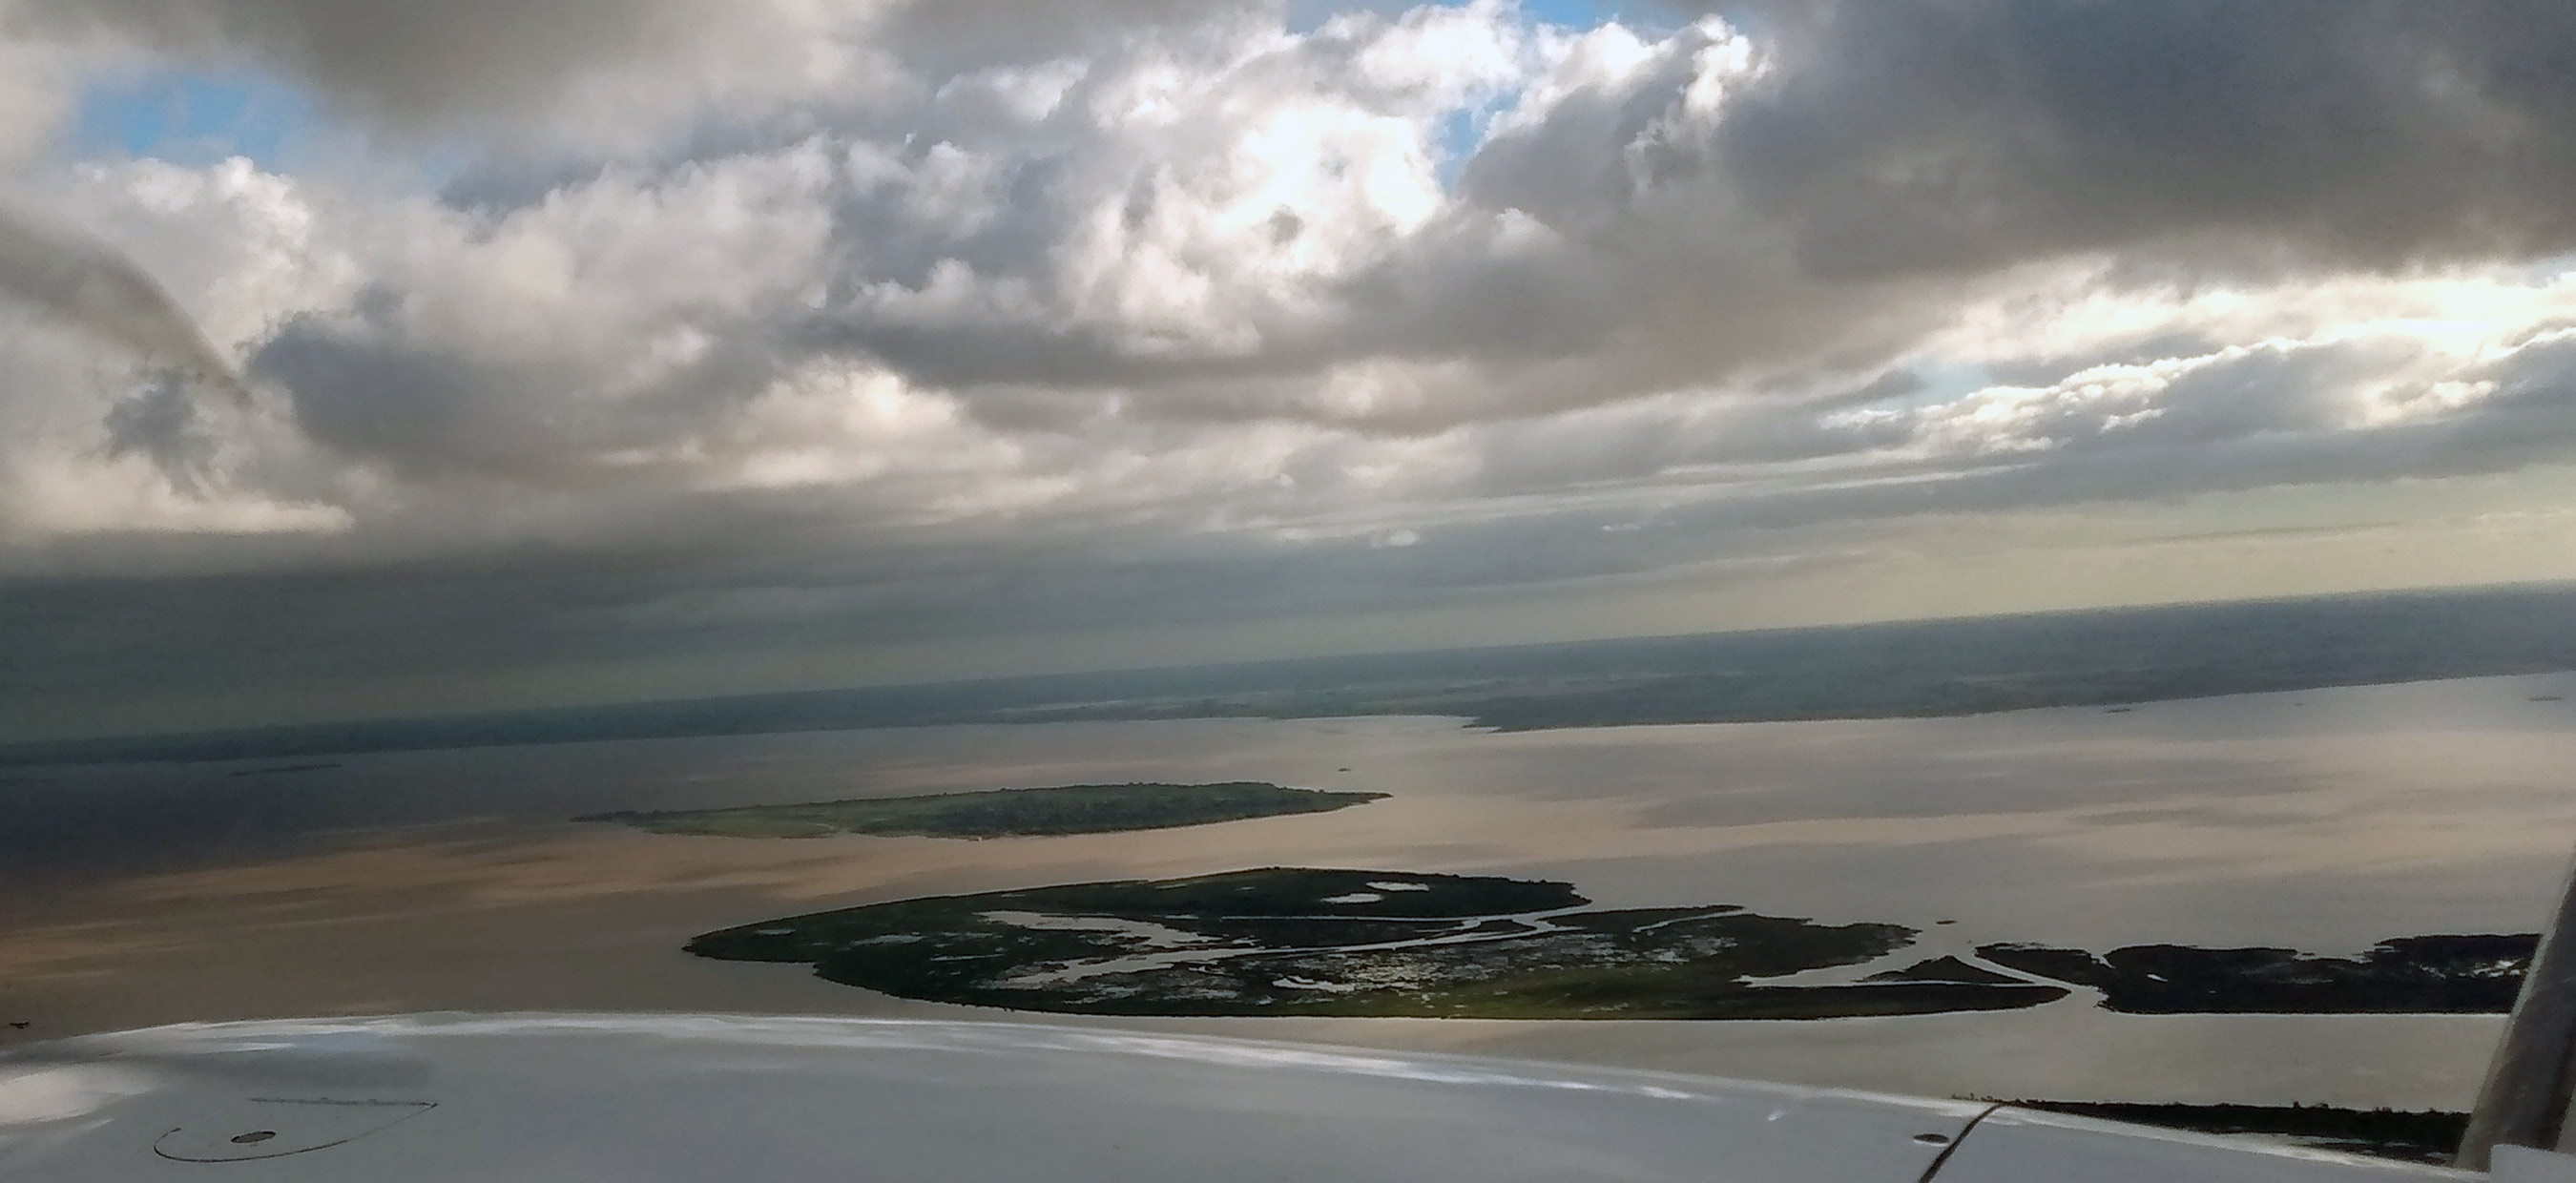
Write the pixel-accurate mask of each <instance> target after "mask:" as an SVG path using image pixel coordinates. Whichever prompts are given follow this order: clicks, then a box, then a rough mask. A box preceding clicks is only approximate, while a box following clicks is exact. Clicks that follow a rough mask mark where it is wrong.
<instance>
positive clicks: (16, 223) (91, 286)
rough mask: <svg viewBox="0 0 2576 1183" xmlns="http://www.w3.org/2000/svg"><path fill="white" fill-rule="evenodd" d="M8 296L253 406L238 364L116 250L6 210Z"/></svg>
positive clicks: (0, 264)
mask: <svg viewBox="0 0 2576 1183" xmlns="http://www.w3.org/2000/svg"><path fill="white" fill-rule="evenodd" d="M0 297H5V298H8V299H11V300H15V301H17V302H19V303H20V304H22V305H25V306H27V307H30V308H33V309H35V310H36V311H39V312H42V313H44V314H45V315H47V316H49V317H52V318H54V319H56V320H59V321H61V322H63V323H65V324H68V325H71V326H74V327H77V328H80V329H83V330H86V331H88V332H90V333H94V334H96V335H98V336H99V337H100V338H102V339H104V340H107V341H110V342H113V343H115V344H117V345H119V346H122V347H124V348H126V349H130V350H132V351H133V352H134V353H135V354H136V355H137V356H139V357H141V358H143V359H144V360H146V361H149V362H151V363H153V364H155V365H159V366H166V367H169V368H171V369H172V370H175V371H178V372H181V373H185V374H187V375H188V376H189V377H191V378H193V379H195V380H197V381H200V382H203V383H204V384H205V385H206V386H208V387H209V388H211V389H213V390H216V391H218V392H220V393H223V394H225V395H227V396H230V397H231V398H233V399H234V400H236V401H239V402H247V401H248V399H249V392H248V391H246V390H244V389H243V387H242V385H241V381H240V379H239V378H237V377H235V376H234V374H233V367H232V364H231V363H230V362H228V361H226V360H225V359H224V357H223V356H222V355H221V354H218V353H217V352H215V349H214V347H213V346H212V345H209V344H207V343H206V337H205V334H204V333H201V332H199V331H198V329H197V326H196V325H195V324H194V323H193V322H191V321H190V320H189V319H188V317H187V314H186V313H183V312H181V311H180V310H179V308H178V306H177V305H176V304H174V303H172V302H171V300H170V296H169V293H167V292H164V291H163V290H161V285H160V284H159V283H158V282H156V281H155V280H154V279H153V278H152V277H151V276H150V275H149V274H146V273H145V272H144V270H143V269H142V268H140V267H137V266H135V265H134V263H133V261H132V260H129V259H127V258H125V257H124V256H123V255H120V254H118V253H117V252H116V250H115V248H113V247H110V246H108V245H107V244H105V243H103V242H99V241H97V240H96V239H92V238H88V237H85V236H82V235H81V234H79V233H78V232H76V231H73V230H69V229H65V228H61V227H55V226H46V225H42V224H40V223H38V222H36V221H34V220H32V219H30V218H27V217H26V216H24V215H22V214H18V213H15V212H12V211H10V210H8V209H6V208H0Z"/></svg>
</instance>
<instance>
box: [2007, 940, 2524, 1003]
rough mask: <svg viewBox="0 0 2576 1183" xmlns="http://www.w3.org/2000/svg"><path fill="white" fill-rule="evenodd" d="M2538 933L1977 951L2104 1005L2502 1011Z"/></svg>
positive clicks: (2017, 947) (2510, 1000)
mask: <svg viewBox="0 0 2576 1183" xmlns="http://www.w3.org/2000/svg"><path fill="white" fill-rule="evenodd" d="M2539 941H2540V938H2539V937H2538V936H2537V935H2535V934H2530V933H2524V934H2519V935H2493V934H2481V935H2474V936H2456V935H2439V936H2420V937H2399V938H2397V939H2395V940H2390V941H2383V942H2381V943H2380V944H2378V945H2377V946H2374V947H2373V948H2371V949H2370V950H2368V951H2367V952H2364V953H2362V954H2361V955H2360V956H2357V957H2319V956H2316V955H2313V954H2308V953H2301V952H2299V951H2298V950H2295V949H2271V948H2249V949H2202V948H2194V947H2192V946H2189V945H2131V946H2129V947H2127V948H2122V949H2114V950H2112V951H2110V952H2109V953H2106V954H2103V955H2101V956H2099V957H2096V956H2094V955H2093V954H2091V953H2088V952H2085V951H2084V950H2081V949H2060V948H2051V947H2049V946H2045V945H2014V944H2003V945H1985V946H1981V947H1979V948H1978V949H1977V956H1978V957H1979V958H1981V959H1983V960H1985V961H1989V962H1992V963H1994V964H1996V965H2000V966H2004V967H2007V968H2010V969H2014V970H2019V971H2021V972H2023V973H2027V974H2033V975H2037V976H2041V977H2048V978H2054V979H2056V980H2058V981H2061V982H2071V983H2074V984H2077V985H2083V986H2091V987H2093V988H2095V989H2097V990H2100V991H2101V992H2102V1005H2103V1006H2104V1007H2105V1008H2108V1009H2110V1010H2115V1011H2124V1012H2127V1013H2129V1014H2141V1015H2172V1014H2503V1013H2505V1012H2507V1011H2510V1010H2512V1009H2513V998H2514V994H2515V993H2516V992H2517V991H2519V990H2520V989H2521V988H2522V975H2523V971H2524V970H2526V969H2528V968H2529V967H2530V965H2531V954H2532V950H2533V948H2534V947H2536V946H2537V945H2538V944H2539Z"/></svg>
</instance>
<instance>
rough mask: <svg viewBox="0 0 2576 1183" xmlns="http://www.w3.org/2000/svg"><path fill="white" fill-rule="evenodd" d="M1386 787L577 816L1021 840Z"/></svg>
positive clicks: (1195, 820) (898, 800) (1145, 826)
mask: <svg viewBox="0 0 2576 1183" xmlns="http://www.w3.org/2000/svg"><path fill="white" fill-rule="evenodd" d="M1386 796H1387V795H1386V794H1385V793H1361V792H1335V791H1330V790H1325V789H1292V788H1288V787H1286V786H1283V785H1274V784H1269V783H1266V782H1262V781H1227V782H1224V783H1221V784H1204V785H1172V784H1153V783H1143V782H1139V783H1135V784H1121V785H1061V786H1057V787H1054V788H1044V789H994V790H990V791H987V792H980V793H932V794H926V795H923V796H918V797H862V798H857V799H853V800H847V801H809V802H806V803H804V804H800V805H746V806H741V807H737V808H732V809H688V810H671V811H663V812H653V813H639V812H618V813H594V814H590V815H588V816H585V817H579V818H575V819H573V820H575V821H599V822H624V823H626V824H627V825H630V826H634V827H636V828H638V829H643V830H650V831H652V832H654V833H657V834H705V835H715V836H719V837H726V838H821V837H826V836H829V835H833V834H874V835H878V836H880V837H900V836H924V837H932V838H1020V837H1044V836H1051V835H1061V834H1106V833H1114V832H1118V831H1122V830H1163V829H1171V828H1174V827H1178V826H1204V825H1210V824H1213V823H1216V822H1231V821H1243V820H1245V819H1248V818H1256V817H1279V816H1282V815H1286V814H1298V813H1329V812H1331V811H1333V810H1336V809H1347V808H1349V807H1351V806H1353V805H1365V804H1368V803H1369V802H1371V801H1381V800H1384V799H1385V798H1386Z"/></svg>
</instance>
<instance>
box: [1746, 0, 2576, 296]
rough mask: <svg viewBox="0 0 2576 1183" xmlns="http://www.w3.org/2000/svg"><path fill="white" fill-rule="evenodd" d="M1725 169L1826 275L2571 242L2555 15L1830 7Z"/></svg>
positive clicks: (2006, 5) (1814, 16)
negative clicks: (2141, 255)
mask: <svg viewBox="0 0 2576 1183" xmlns="http://www.w3.org/2000/svg"><path fill="white" fill-rule="evenodd" d="M1758 12H1759V15H1760V18H1761V23H1762V25H1763V26H1764V27H1765V28H1766V29H1767V30H1768V31H1769V33H1770V38H1769V40H1768V42H1767V46H1766V48H1767V49H1768V51H1769V52H1770V53H1771V55H1772V56H1773V61H1774V68H1773V69H1772V70H1771V71H1769V73H1768V74H1767V76H1766V78H1765V82H1764V85H1762V86H1761V87H1759V88H1757V89H1755V90H1754V91H1752V92H1750V93H1748V94H1746V95H1744V96H1742V98H1741V100H1740V101H1739V103H1738V104H1737V105H1736V106H1735V107H1734V109H1733V110H1732V111H1731V112H1730V114H1729V118H1728V120H1727V124H1726V127H1725V130H1724V132H1723V134H1722V135H1721V136H1720V138H1719V143H1718V149H1719V153H1720V159H1721V161H1722V163H1723V166H1724V167H1725V168H1726V169H1727V170H1728V171H1729V172H1730V173H1731V174H1732V175H1735V176H1738V177H1740V178H1742V179H1743V181H1744V184H1745V186H1746V189H1747V191H1748V193H1749V194H1750V195H1751V196H1752V197H1753V199H1754V200H1755V201H1757V202H1758V203H1759V205H1760V206H1761V208H1762V209H1763V210H1764V212H1765V213H1766V214H1767V215H1769V216H1771V217H1773V218H1777V219H1779V220H1781V221H1782V222H1783V223H1784V224H1786V225H1787V226H1789V227H1791V228H1792V230H1793V233H1794V234H1795V235H1796V237H1797V242H1798V250H1799V255H1800V258H1801V259H1802V260H1803V261H1804V262H1805V263H1806V264H1807V265H1808V266H1809V267H1811V268H1812V269H1814V270H1816V271H1817V272H1819V273H1822V274H1829V275H1840V276H1866V275H1882V274H1888V273H1891V272H1905V271H1927V270H1948V271H1958V270H1970V269H1979V268H1991V267H1995V266H1998V265H2002V264H2006V263H2010V262H2013V261H2016V260H2021V259H2027V258H2032V257H2039V256H2046V255H2053V254H2059V253H2064V252H2070V251H2093V250H2102V249H2124V248H2125V249H2148V248H2160V249H2163V250H2166V251H2169V252H2176V251H2178V252H2181V253H2183V254H2184V255H2185V256H2186V257H2189V258H2191V259H2192V260H2193V261H2194V262H2196V263H2198V264H2201V265H2203V266H2224V265H2225V264H2227V263H2228V262H2229V258H2228V256H2229V254H2230V253H2234V254H2237V255H2239V256H2240V257H2241V256H2243V255H2244V254H2245V253H2247V252H2250V253H2251V259H2250V260H2245V261H2249V262H2252V263H2253V264H2255V265H2271V266H2287V265H2296V266H2311V267H2313V266H2334V265H2341V264H2351V265H2360V266H2367V267H2378V268H2385V267H2397V266H2403V265H2407V264H2413V263H2422V262H2428V261H2443V260H2453V259H2484V258H2513V257H2531V256H2535V255H2544V254H2548V253H2552V252H2555V251H2558V250H2562V249H2565V248H2567V247H2568V246H2570V245H2576V212H2571V211H2570V210H2569V208H2568V206H2567V203H2566V202H2565V201H2564V200H2563V194H2564V193H2565V192H2567V190H2568V186H2569V185H2570V183H2571V182H2576V130H2571V129H2576V119H2571V116H2576V76H2571V74H2570V73H2569V72H2568V71H2567V70H2565V69H2564V68H2562V66H2563V62H2564V55H2565V53H2566V52H2567V49H2568V47H2569V46H2570V45H2571V44H2576V10H2571V9H2569V8H2568V7H2567V6H2565V5H2563V4H2552V3H2548V2H2547V0H2481V2H2479V3H2471V4H2459V5H2443V6H2437V7H2427V6H2424V5H2420V4H2412V3H2407V2H2405V0H2288V2H2284V3H2267V4H2239V3H2230V2H2228V0H2176V2H2172V3H2158V4H2124V3H2117V2H2102V0H2079V2H2077V3H2050V2H2047V0H1933V2H1930V3H1916V2H1907V0H1825V2H1823V3H1813V4H1809V3H1798V4H1764V5H1760V6H1759V7H1758Z"/></svg>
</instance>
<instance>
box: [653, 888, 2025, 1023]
mask: <svg viewBox="0 0 2576 1183" xmlns="http://www.w3.org/2000/svg"><path fill="white" fill-rule="evenodd" d="M1588 903H1590V901H1589V900H1587V899H1585V898H1584V897H1582V896H1580V895H1578V894H1576V893H1575V891H1574V889H1573V887H1572V886H1571V885H1569V884H1564V883H1554V882H1547V881H1532V880H1520V879H1507V878H1500V877H1491V876H1462V875H1421V874H1409V873H1402V872H1392V871H1351V870H1312V869H1294V868H1269V869H1263V870H1254V871H1236V872H1232V873H1229V874H1223V875H1209V876H1202V877H1199V878H1192V879H1168V880H1123V881H1118V882H1110V883H1084V884H1073V885H1069V886H1060V887H1041V888H1034V889H1030V890H1026V891H998V892H985V893H982V894H977V895H963V896H936V897H930V898H925V899H913V900H899V901H894V902H890V903H882V904H870V905H867V906H864V907H857V908H843V909H839V910H836V911H830V912H816V913H813V914H810V915H805V916H793V917H788V918H786V919H782V920H771V921H765V922H762V923H759V924H752V925H745V926H743V927H740V928H730V929H725V930H723V931H720V932H711V933H707V934H705V935H703V936H700V937H699V938H697V939H696V940H694V941H692V942H690V944H689V951H690V952H692V953H696V954H698V955H699V956H702V957H713V958H719V959H724V960H734V961H783V962H811V963H813V964H814V966H815V972H816V973H818V974H820V975H821V976H822V977H824V978H826V979H829V980H831V981H835V982H841V983H845V984H847V985H852V986H861V987H865V988H867V989H871V990H877V991H881V992H883V993H887V994H893V995H897V996H900V997H905V998H919V999H928V1000H932V1001H938V1002H955V1003H968V1004H974V1005H982V1006H999V1007H1010V1008H1014V1009H1019V1010H1033V1011H1054V1012H1060V1013H1070V1014H1117V1015H1282V1014H1304V1015H1405V1016H1458V1017H1468V1016H1472V1017H1478V1018H1526V1019H1581V1018H1669V1019H1721V1018H1733V1019H1753V1018H1767V1019H1807V1018H1830V1017H1837V1016H1847V1015H1889V1014H1926V1013H1938V1012H1943V1011H1959V1010H1998V1009H2006V1008H2011V1007H2021V1006H2032V1005H2036V1004H2038V1003H2042V1002H2048V1001H2052V1000H2054V999H2057V998H2062V997H2064V996H2065V995H2066V993H2067V991H2066V989H2065V988H2063V987H2060V986H2054V985H2042V984H2034V983H2031V982H2026V981H2020V980H2015V979H2011V978H2008V977H2004V976H2002V975H1991V976H1979V977H1977V978H1975V979H1974V980H1955V979H1960V978H1965V977H1968V975H1964V974H1943V973H1941V972H1939V970H1940V969H1941V967H1940V966H1938V965H1930V964H1927V965H1926V966H1920V967H1917V969H1918V970H1919V971H1921V972H1913V973H1907V972H1901V971H1900V972H1898V973H1894V974H1887V975H1873V976H1871V977H1869V978H1868V979H1866V980H1853V981H1837V982H1823V983H1815V984H1787V983H1780V982H1759V981H1757V980H1756V979H1776V978H1782V977H1786V976H1788V975H1791V974H1799V973H1805V972H1808V971H1817V970H1830V969H1833V968H1835V967H1842V966H1858V965H1863V964H1865V963H1868V962H1872V961H1875V960H1878V959H1880V958H1882V957H1885V956H1887V955H1888V954H1890V953H1893V952H1895V951H1897V950H1900V949H1902V948H1904V947H1905V946H1906V945H1907V944H1909V943H1910V942H1911V941H1912V940H1913V938H1914V936H1915V935H1916V933H1915V930H1913V929H1909V928H1906V927H1903V926H1901V925H1894V924H1844V925H1828V924H1819V923H1816V922H1814V921H1811V920H1801V919H1793V918H1785V917H1778V916H1762V915H1757V914H1754V913H1751V912H1747V911H1745V910H1743V909H1741V908H1738V907H1735V906H1732V905H1725V904H1717V905H1705V906H1699V907H1681V908H1642V909H1622V910H1608V911H1587V910H1584V906H1585V905H1586V904H1588Z"/></svg>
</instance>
